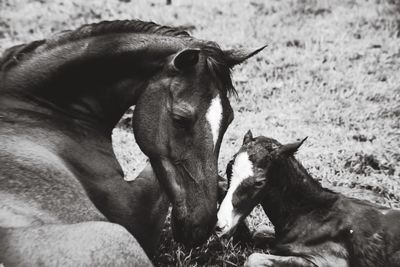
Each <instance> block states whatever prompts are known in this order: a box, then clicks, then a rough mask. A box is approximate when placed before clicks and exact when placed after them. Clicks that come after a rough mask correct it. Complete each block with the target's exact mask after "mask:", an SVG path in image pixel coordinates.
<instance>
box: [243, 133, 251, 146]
mask: <svg viewBox="0 0 400 267" xmlns="http://www.w3.org/2000/svg"><path fill="white" fill-rule="evenodd" d="M251 141H253V133H252V132H251V131H250V130H248V131H247V133H246V134H245V135H244V137H243V145H245V144H247V143H249V142H251Z"/></svg>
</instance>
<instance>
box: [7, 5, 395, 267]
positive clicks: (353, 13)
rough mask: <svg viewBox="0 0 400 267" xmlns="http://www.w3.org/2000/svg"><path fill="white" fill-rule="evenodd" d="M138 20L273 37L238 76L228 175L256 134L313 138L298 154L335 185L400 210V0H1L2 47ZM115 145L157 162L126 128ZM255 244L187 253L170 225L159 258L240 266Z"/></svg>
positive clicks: (227, 142)
mask: <svg viewBox="0 0 400 267" xmlns="http://www.w3.org/2000/svg"><path fill="white" fill-rule="evenodd" d="M133 18H135V19H142V20H151V21H155V22H157V23H159V24H165V25H170V26H185V27H186V28H188V29H190V31H191V33H192V34H193V35H194V36H195V37H198V38H203V39H210V40H214V41H216V42H218V43H219V44H220V45H221V46H222V47H223V48H232V47H259V46H261V45H264V44H268V47H267V48H266V49H265V50H264V51H263V52H262V53H260V54H259V55H257V56H256V57H254V58H252V59H250V60H249V61H248V62H246V63H244V64H243V65H241V66H238V67H236V69H235V71H234V73H233V80H234V83H235V86H236V89H237V90H238V92H239V96H238V97H237V98H235V97H232V99H231V103H232V106H233V109H234V111H235V120H234V121H233V123H232V124H231V126H230V128H229V129H228V131H227V133H226V135H225V138H224V142H223V146H222V148H221V156H220V163H219V164H220V172H221V175H224V171H225V165H226V163H227V162H228V160H229V158H230V157H231V156H232V155H233V154H234V153H235V152H236V150H237V149H238V148H239V147H240V145H241V142H242V137H243V135H244V133H245V132H246V131H247V130H248V129H251V130H252V131H253V134H255V135H266V136H269V137H273V138H275V139H277V140H279V141H280V142H282V143H285V142H292V141H295V140H298V139H300V138H303V137H305V136H308V137H309V138H308V140H307V142H306V143H305V144H304V145H303V147H302V148H301V150H300V151H299V153H298V154H297V158H298V159H300V160H301V161H302V162H303V164H304V165H305V166H306V167H307V169H308V170H309V171H310V172H311V173H312V174H313V176H314V177H315V178H316V179H318V180H319V181H320V182H321V183H322V184H323V185H324V186H326V187H329V188H331V189H333V190H335V191H339V192H343V193H345V194H347V195H351V196H355V197H358V198H364V199H368V200H370V201H373V202H376V203H380V204H382V205H385V206H392V207H399V206H400V1H399V0H386V1H384V0H369V1H367V0H348V1H345V0H335V1H329V0H321V1H317V0H298V1H295V0H287V1H278V0H270V1H262V0H251V1H228V0H223V1H213V0H202V1H195V0H191V1H184V0H180V1H178V0H172V5H166V1H164V0H163V1H161V0H160V1H158V0H157V1H156V0H152V1H144V0H132V1H131V0H119V1H118V0H103V1H101V0H99V1H97V0H85V1H83V0H82V1H78V0H72V1H62V0H51V1H50V0H0V52H1V51H3V50H4V49H5V48H7V47H9V46H11V45H15V44H19V43H21V42H29V41H32V40H36V39H41V38H45V37H46V36H49V35H51V34H52V33H57V32H59V31H61V30H65V29H73V28H75V27H78V26H80V25H81V24H84V23H90V22H97V21H100V20H111V19H133ZM127 116H129V115H127ZM113 141H114V147H115V151H116V154H117V156H118V157H119V159H120V162H121V164H122V165H123V168H124V170H125V173H126V175H127V177H135V174H136V173H137V171H138V170H140V169H141V168H142V167H143V166H144V164H145V160H146V159H145V157H144V156H143V155H142V153H141V152H140V150H139V149H138V147H137V146H136V144H135V141H134V137H133V134H132V132H131V131H130V129H129V127H126V126H125V125H123V124H121V125H120V126H119V127H117V128H116V129H115V130H114V135H113ZM266 222H267V219H266V218H265V215H264V214H263V212H262V211H261V210H260V209H257V210H255V211H254V212H253V213H252V215H251V218H250V225H251V227H252V228H257V227H259V226H260V225H262V224H265V223H266ZM255 250H256V249H255V248H253V247H252V246H251V245H234V244H233V243H232V242H224V243H223V244H221V243H219V242H218V241H217V240H215V238H211V239H210V241H209V242H208V243H207V244H206V245H204V246H202V247H199V248H195V249H192V250H187V249H185V248H183V247H181V246H179V245H177V244H176V243H175V242H173V241H172V240H171V235H170V233H169V230H168V225H167V226H166V229H165V233H164V236H163V240H162V243H161V247H160V252H159V254H158V255H157V256H156V257H155V258H154V262H155V263H156V264H158V265H160V266H164V265H171V266H203V265H207V266H210V265H218V266H240V265H241V264H243V261H244V259H245V257H246V256H247V255H249V254H250V253H251V252H253V251H255Z"/></svg>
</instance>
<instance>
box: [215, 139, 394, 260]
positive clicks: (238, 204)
mask: <svg viewBox="0 0 400 267" xmlns="http://www.w3.org/2000/svg"><path fill="white" fill-rule="evenodd" d="M303 141H304V140H303ZM303 141H302V142H303ZM302 142H298V143H294V144H288V145H281V144H280V143H279V142H277V141H276V140H273V139H270V138H266V137H257V138H253V137H252V134H251V132H249V133H247V134H246V136H245V138H244V142H243V146H242V148H241V149H240V150H239V152H238V153H237V154H236V156H235V158H234V159H233V160H232V162H231V164H230V167H229V169H228V170H227V173H228V175H230V176H231V178H230V179H232V180H231V187H230V188H229V189H228V193H227V195H228V194H229V195H230V196H231V197H230V199H231V202H232V204H231V206H232V207H231V211H230V213H232V214H234V215H232V216H231V218H237V219H236V220H235V221H233V220H232V219H229V217H227V216H226V214H229V212H227V211H226V209H227V207H229V205H228V204H227V203H225V204H224V201H226V200H229V198H225V199H224V201H223V203H222V204H221V210H220V211H219V214H218V217H219V222H218V229H219V235H224V234H228V235H231V234H232V233H233V231H234V228H235V226H236V225H237V222H240V221H241V220H243V218H244V217H246V216H247V215H248V214H249V213H250V211H251V210H252V209H253V208H254V207H255V205H256V204H258V203H260V204H261V205H262V207H263V209H264V211H265V213H266V214H267V216H268V217H269V219H270V220H271V222H272V224H273V225H274V227H275V240H274V242H273V251H272V252H273V254H274V255H265V254H259V253H255V254H253V255H251V256H250V257H249V259H248V261H247V263H246V264H247V266H260V265H262V266H400V260H399V252H400V242H399V238H400V227H399V224H398V221H399V219H400V211H397V210H392V209H388V208H385V207H382V206H379V205H376V204H373V203H370V202H368V201H361V200H358V199H354V198H349V197H345V196H344V195H342V194H338V193H335V192H332V191H330V190H328V189H325V188H322V187H321V185H320V184H319V183H318V182H316V181H315V180H314V179H313V178H312V177H311V176H310V175H309V174H308V172H307V171H306V170H305V168H304V167H303V166H302V165H301V164H300V163H299V162H298V161H296V160H295V158H294V157H293V154H294V153H295V152H296V151H297V149H298V148H299V147H300V145H301V144H302ZM238 170H241V172H240V173H247V174H248V176H247V177H244V176H243V177H242V178H240V179H239V180H238V178H237V177H238V173H239V172H238ZM235 176H236V177H235ZM245 176H246V175H245ZM229 190H231V192H229ZM229 195H228V196H229ZM223 209H225V211H223ZM229 221H231V223H229Z"/></svg>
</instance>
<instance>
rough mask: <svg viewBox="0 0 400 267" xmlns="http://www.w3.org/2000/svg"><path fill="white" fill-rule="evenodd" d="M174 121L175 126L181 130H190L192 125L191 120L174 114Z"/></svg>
mask: <svg viewBox="0 0 400 267" xmlns="http://www.w3.org/2000/svg"><path fill="white" fill-rule="evenodd" d="M172 120H173V122H174V124H175V125H176V126H178V127H180V128H189V127H190V125H191V124H192V121H191V119H190V118H187V117H184V116H181V115H178V114H172Z"/></svg>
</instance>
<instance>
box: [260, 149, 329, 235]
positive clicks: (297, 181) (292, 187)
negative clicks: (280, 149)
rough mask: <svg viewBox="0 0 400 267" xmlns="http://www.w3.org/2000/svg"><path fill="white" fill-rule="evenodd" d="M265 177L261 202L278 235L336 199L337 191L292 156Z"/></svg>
mask: <svg viewBox="0 0 400 267" xmlns="http://www.w3.org/2000/svg"><path fill="white" fill-rule="evenodd" d="M268 179H269V180H270V183H269V184H268V188H267V189H266V192H265V193H264V194H265V197H264V199H263V200H262V202H261V205H262V206H263V209H264V211H265V213H266V214H267V216H268V218H269V219H270V220H271V222H272V224H273V225H274V226H275V231H276V232H277V233H278V234H279V233H281V232H283V231H284V229H286V228H287V227H289V228H290V226H291V225H292V224H293V223H295V221H296V220H297V219H298V218H299V217H300V216H302V215H305V214H307V213H309V212H310V211H312V210H315V209H318V208H321V207H326V206H329V205H330V203H332V202H333V201H334V200H335V199H336V194H334V193H333V192H331V191H329V190H326V189H324V188H323V187H322V186H321V185H320V184H319V183H318V182H317V181H315V180H314V179H313V178H312V177H311V175H310V174H309V173H308V172H307V171H306V169H305V168H304V167H303V166H302V165H301V164H300V163H299V162H298V161H297V160H295V159H294V158H293V157H291V158H289V159H285V160H281V161H279V162H277V163H276V164H275V166H274V167H273V168H272V169H271V170H270V171H269V173H268Z"/></svg>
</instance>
